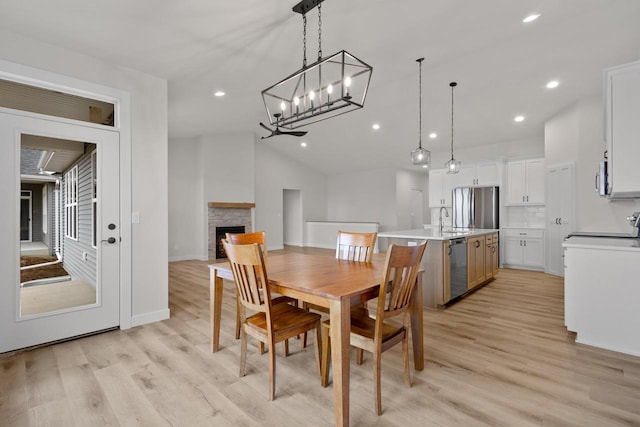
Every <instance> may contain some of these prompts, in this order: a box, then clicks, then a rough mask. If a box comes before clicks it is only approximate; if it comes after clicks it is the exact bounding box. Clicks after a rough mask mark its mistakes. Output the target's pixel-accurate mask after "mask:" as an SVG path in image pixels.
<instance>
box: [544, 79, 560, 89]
mask: <svg viewBox="0 0 640 427" xmlns="http://www.w3.org/2000/svg"><path fill="white" fill-rule="evenodd" d="M559 84H560V83H558V81H557V80H551V81H550V82H549V83H547V89H553V88H556V87H558V85H559Z"/></svg>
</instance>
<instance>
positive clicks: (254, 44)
mask: <svg viewBox="0 0 640 427" xmlns="http://www.w3.org/2000/svg"><path fill="white" fill-rule="evenodd" d="M295 3H296V0H293V1H292V0H245V1H229V0H209V1H204V0H184V1H179V2H177V1H170V0H136V1H130V0H111V1H107V2H88V1H86V0H57V1H55V2H52V1H48V0H32V1H17V0H0V10H1V11H2V13H0V28H3V29H6V30H9V31H12V32H16V33H20V34H23V35H26V36H29V37H32V38H35V39H39V40H42V41H44V42H46V43H51V44H54V45H58V46H62V47H65V48H68V49H71V50H74V51H77V52H80V53H84V54H87V55H90V56H93V57H97V58H101V59H104V60H106V61H109V62H113V63H117V64H121V65H123V66H126V67H130V68H133V69H137V70H140V71H143V72H146V73H149V74H153V75H156V76H159V77H162V78H165V79H167V80H168V81H169V133H170V137H171V138H188V137H195V136H198V135H201V134H206V133H217V134H221V135H226V134H232V133H243V132H244V133H246V132H255V133H256V134H257V135H258V136H260V135H264V134H266V131H264V130H263V129H261V128H260V127H259V126H258V123H259V122H260V121H266V120H267V118H266V117H265V116H266V114H265V111H264V107H263V104H262V99H261V97H260V91H261V90H262V89H264V88H266V87H268V86H270V85H271V84H273V83H275V82H277V81H279V80H280V79H282V78H284V77H285V76H287V75H289V74H291V73H292V72H293V71H295V70H297V69H299V68H300V66H301V65H302V19H301V17H300V15H298V14H296V13H293V12H292V11H291V8H292V7H293V5H294V4H295ZM532 13H538V14H540V17H539V18H538V19H537V20H535V21H533V22H530V23H523V22H522V20H523V18H524V17H526V16H527V15H530V14H532ZM308 20H309V23H308V37H307V38H308V46H307V48H308V50H309V56H310V57H312V58H313V57H314V56H315V54H316V50H317V41H316V40H317V13H316V12H315V11H312V12H311V13H310V14H309V16H308ZM639 23H640V1H638V0H562V1H558V0H482V1H472V0H402V1H393V2H392V1H388V0H348V1H344V0H342V1H340V0H326V1H324V3H323V4H322V47H323V53H324V54H332V53H335V52H337V51H338V50H341V49H345V50H347V51H349V52H350V53H352V54H354V55H356V56H357V57H359V58H360V59H362V60H364V61H365V62H367V63H369V64H371V65H372V66H373V68H374V71H373V76H372V80H371V86H370V89H369V94H368V97H367V101H366V105H365V108H364V109H362V110H359V111H356V112H352V113H349V114H346V115H343V116H340V117H336V118H333V119H331V120H327V121H324V122H321V123H316V124H312V125H309V126H308V127H306V128H305V129H304V130H308V131H309V133H308V134H307V136H305V137H304V138H303V140H304V141H306V142H307V143H308V147H307V148H304V149H303V148H300V146H299V143H300V141H301V139H298V138H294V137H288V136H279V137H275V138H270V139H269V140H266V141H264V142H260V143H265V144H268V145H269V146H272V147H273V148H275V149H277V150H281V151H282V152H284V153H286V154H287V155H289V156H291V157H293V158H296V159H298V160H299V161H301V162H304V163H306V164H308V165H310V166H311V167H314V168H316V169H318V170H320V171H322V172H325V173H340V172H344V171H347V170H358V169H361V170H362V169H375V168H384V167H410V164H409V158H408V155H409V152H410V151H411V150H413V149H414V148H416V147H417V144H418V67H417V64H416V62H415V60H416V59H417V58H419V57H425V58H426V60H425V62H424V65H423V145H425V146H426V147H427V148H429V149H430V150H432V151H434V152H444V151H447V150H448V149H449V144H450V139H449V138H450V127H451V117H450V114H451V98H450V97H451V93H450V88H449V82H451V81H457V82H458V87H457V88H456V92H455V146H456V147H472V146H481V145H485V144H492V143H501V142H511V141H521V140H528V139H537V140H541V139H542V138H543V131H544V123H545V121H546V120H548V119H549V118H551V117H553V116H554V115H556V114H557V113H558V112H560V111H562V110H563V109H565V108H567V107H569V106H570V105H572V104H573V103H575V102H576V101H578V100H580V99H582V98H584V97H587V96H591V95H596V96H597V95H599V94H601V93H602V84H603V83H602V70H603V68H606V67H610V66H614V65H618V64H621V63H625V62H630V61H633V60H637V59H640V24H639ZM550 80H557V81H558V82H559V86H558V87H557V88H556V89H552V90H551V89H547V88H546V87H545V84H546V83H547V82H548V81H550ZM215 90H223V91H225V92H226V96H224V97H222V98H216V97H214V96H213V91H215ZM516 115H523V116H524V117H525V120H524V121H522V122H520V123H516V122H514V121H513V118H514V117H515V116H516ZM373 123H379V124H380V130H378V131H373V130H372V128H371V125H372V124H373ZM432 131H433V132H437V133H438V135H439V136H438V138H436V139H435V140H431V139H429V138H428V137H427V135H428V133H430V132H432ZM462 160H464V159H462ZM436 166H438V165H436Z"/></svg>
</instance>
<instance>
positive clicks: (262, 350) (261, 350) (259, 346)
mask: <svg viewBox="0 0 640 427" xmlns="http://www.w3.org/2000/svg"><path fill="white" fill-rule="evenodd" d="M258 354H259V355H260V356H262V355H263V354H264V343H263V342H262V341H258Z"/></svg>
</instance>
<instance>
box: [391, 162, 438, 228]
mask: <svg viewBox="0 0 640 427" xmlns="http://www.w3.org/2000/svg"><path fill="white" fill-rule="evenodd" d="M413 190H419V191H421V192H422V217H421V218H416V219H415V221H413V222H415V223H416V224H418V225H417V226H418V227H421V226H422V224H426V223H428V222H429V216H430V215H429V175H428V174H426V173H423V172H414V171H407V170H400V171H397V172H396V215H397V220H396V227H397V229H398V230H409V229H411V228H412V220H411V219H412V218H411V215H412V213H413V212H412V211H413V208H414V207H413V203H412V201H413V197H414V194H413V193H414V191H413Z"/></svg>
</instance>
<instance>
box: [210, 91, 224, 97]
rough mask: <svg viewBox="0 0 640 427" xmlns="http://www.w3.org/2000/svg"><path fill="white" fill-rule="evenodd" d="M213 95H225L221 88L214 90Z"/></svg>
mask: <svg viewBox="0 0 640 427" xmlns="http://www.w3.org/2000/svg"><path fill="white" fill-rule="evenodd" d="M213 96H215V97H218V98H220V97H222V96H225V93H224V92H223V91H221V90H216V91H215V92H213Z"/></svg>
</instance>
